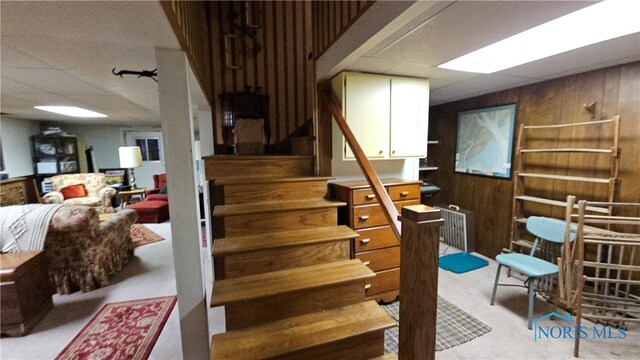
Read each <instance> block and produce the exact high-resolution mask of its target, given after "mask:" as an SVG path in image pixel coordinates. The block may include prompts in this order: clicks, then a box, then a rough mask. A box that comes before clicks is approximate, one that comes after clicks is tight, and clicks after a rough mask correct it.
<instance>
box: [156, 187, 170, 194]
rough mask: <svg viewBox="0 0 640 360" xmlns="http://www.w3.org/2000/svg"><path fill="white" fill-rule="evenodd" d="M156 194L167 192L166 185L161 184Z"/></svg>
mask: <svg viewBox="0 0 640 360" xmlns="http://www.w3.org/2000/svg"><path fill="white" fill-rule="evenodd" d="M158 194H168V191H167V185H165V186H163V187H162V189H160V191H158Z"/></svg>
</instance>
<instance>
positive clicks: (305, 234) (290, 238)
mask: <svg viewBox="0 0 640 360" xmlns="http://www.w3.org/2000/svg"><path fill="white" fill-rule="evenodd" d="M356 237H358V233H357V232H355V231H353V230H352V229H351V228H349V227H348V226H345V225H339V226H325V227H317V228H311V229H301V230H289V231H278V232H271V233H262V234H258V235H247V236H235V237H227V238H222V239H216V241H215V242H214V244H213V256H224V255H228V254H237V253H245V252H250V251H258V250H264V249H273V248H282V247H290V246H300V245H309V244H317V243H323V242H330V241H336V240H343V239H353V238H356Z"/></svg>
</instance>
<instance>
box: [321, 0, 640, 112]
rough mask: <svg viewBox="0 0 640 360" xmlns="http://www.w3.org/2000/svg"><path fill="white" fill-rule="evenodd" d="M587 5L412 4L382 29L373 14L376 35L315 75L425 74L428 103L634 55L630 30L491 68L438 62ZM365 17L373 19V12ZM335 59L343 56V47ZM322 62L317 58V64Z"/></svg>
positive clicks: (638, 51)
mask: <svg viewBox="0 0 640 360" xmlns="http://www.w3.org/2000/svg"><path fill="white" fill-rule="evenodd" d="M405 4H406V3H405ZM592 4H594V1H427V2H419V3H415V4H412V5H410V6H407V10H406V11H405V12H404V13H402V14H401V15H400V16H396V15H395V14H394V15H392V16H391V17H392V18H391V19H389V20H390V21H394V20H397V19H398V18H403V23H402V24H401V26H398V27H395V28H393V29H391V30H389V29H387V28H383V25H384V24H380V23H379V20H378V23H376V24H374V23H373V22H372V24H370V25H371V26H376V27H377V28H379V29H380V31H378V33H377V34H376V36H377V37H378V38H380V40H379V41H378V42H376V43H374V44H368V46H367V47H366V48H364V49H363V48H362V46H360V44H355V46H353V53H356V54H357V56H351V57H350V59H351V61H350V62H348V63H344V61H342V63H340V64H339V65H338V66H331V65H333V64H337V63H338V61H339V60H338V59H336V61H335V62H334V63H332V64H331V65H326V66H319V72H320V73H319V74H318V77H319V78H324V79H326V78H330V77H332V76H333V75H335V74H336V73H337V72H338V71H341V70H352V71H363V72H372V73H384V74H390V75H404V76H418V77H424V78H429V79H430V80H431V99H430V101H431V104H432V105H435V104H441V103H445V102H450V101H454V100H459V99H464V98H468V97H472V96H476V95H481V94H485V93H490V92H494V91H498V90H502V89H507V88H513V87H516V86H520V85H525V84H531V83H535V82H540V81H544V80H548V79H551V78H556V77H561V76H566V75H569V74H575V73H580V72H585V71H588V70H593V69H598V68H603V67H607V66H613V65H617V64H623V63H629V62H633V61H638V60H640V34H638V33H636V34H633V35H628V36H625V37H622V38H618V39H614V40H610V41H606V42H602V43H599V44H594V45H591V46H588V47H584V48H581V49H576V50H574V51H570V52H566V53H564V54H559V55H555V56H552V57H549V58H546V59H541V60H538V61H535V62H532V63H529V64H524V65H520V66H517V67H514V68H511V69H506V70H503V71H499V72H496V73H494V74H488V75H485V74H477V73H468V72H460V71H453V70H446V69H438V68H437V66H438V65H440V64H442V63H444V62H446V61H449V60H451V59H454V58H456V57H458V56H461V55H464V54H466V53H469V52H471V51H474V50H477V49H479V48H482V47H484V46H486V45H489V44H491V43H494V42H496V41H498V40H501V39H504V38H506V37H508V36H511V35H514V34H517V33H519V32H522V31H524V30H526V29H529V28H531V27H534V26H536V25H539V24H541V23H544V22H547V21H549V20H552V19H555V18H557V17H560V16H562V15H565V14H567V13H570V12H573V11H576V10H578V9H580V8H583V7H585V6H588V5H592ZM376 6H377V7H376ZM389 6H390V4H388V3H387V4H385V3H376V4H374V6H372V7H371V8H370V10H369V11H373V12H375V11H378V12H380V13H383V14H384V13H390V11H389V8H388V7H389ZM396 6H398V5H396ZM369 16H371V17H375V15H372V14H369ZM380 17H381V16H378V17H375V18H376V19H380ZM594 26H598V25H597V24H594ZM359 31H362V30H361V29H359ZM381 34H382V36H381ZM372 37H373V36H372ZM341 40H342V39H341ZM338 46H342V47H348V46H349V45H348V44H338ZM328 53H329V52H328ZM339 57H341V58H344V57H345V56H344V52H343V53H342V54H340V55H339ZM340 60H341V59H340ZM322 61H323V59H322V58H321V59H320V61H319V62H320V63H322ZM325 62H326V61H325ZM329 62H331V61H330V60H329ZM323 69H328V70H323Z"/></svg>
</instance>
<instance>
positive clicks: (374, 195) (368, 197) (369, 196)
mask: <svg viewBox="0 0 640 360" xmlns="http://www.w3.org/2000/svg"><path fill="white" fill-rule="evenodd" d="M375 198H376V194H369V195H367V199H369V200H371V199H375Z"/></svg>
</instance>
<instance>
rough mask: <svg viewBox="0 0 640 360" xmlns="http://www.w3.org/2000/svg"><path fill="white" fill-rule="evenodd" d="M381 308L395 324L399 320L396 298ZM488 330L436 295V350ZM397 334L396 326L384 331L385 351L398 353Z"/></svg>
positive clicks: (479, 322)
mask: <svg viewBox="0 0 640 360" xmlns="http://www.w3.org/2000/svg"><path fill="white" fill-rule="evenodd" d="M382 308H383V309H384V311H386V312H387V314H389V315H390V316H391V317H392V318H393V319H394V320H395V321H396V324H397V323H399V322H400V301H398V300H396V301H394V302H392V303H391V304H388V305H382ZM489 331H491V328H490V327H489V326H487V325H485V324H484V323H482V322H481V321H480V320H478V319H476V318H474V317H473V316H471V315H469V314H468V313H466V312H465V311H463V310H462V309H460V308H459V307H457V306H455V305H453V304H452V303H450V302H448V301H447V300H445V299H443V298H442V297H440V296H438V316H437V319H436V351H442V350H444V349H448V348H451V347H454V346H456V345H460V344H463V343H466V342H467V341H471V340H473V339H475V338H477V337H478V336H482V335H484V334H486V333H488V332H489ZM398 335H399V328H398V326H395V327H393V328H391V329H388V330H386V331H385V333H384V352H385V353H387V354H389V353H395V354H397V353H398Z"/></svg>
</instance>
